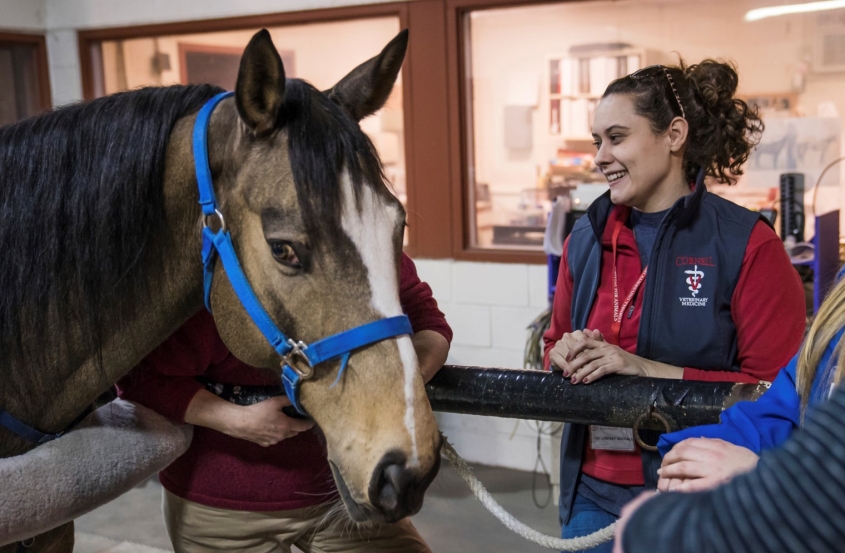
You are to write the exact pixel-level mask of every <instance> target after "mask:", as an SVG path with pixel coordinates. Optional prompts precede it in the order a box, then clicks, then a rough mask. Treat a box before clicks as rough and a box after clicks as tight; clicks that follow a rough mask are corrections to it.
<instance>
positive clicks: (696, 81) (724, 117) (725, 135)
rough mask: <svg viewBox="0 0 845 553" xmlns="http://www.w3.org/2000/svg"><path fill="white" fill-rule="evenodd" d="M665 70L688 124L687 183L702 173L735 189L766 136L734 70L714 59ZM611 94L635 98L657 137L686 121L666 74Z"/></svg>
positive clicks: (630, 82)
mask: <svg viewBox="0 0 845 553" xmlns="http://www.w3.org/2000/svg"><path fill="white" fill-rule="evenodd" d="M663 67H664V69H665V71H668V73H669V74H670V75H671V76H672V79H673V81H674V85H675V90H676V91H677V93H678V96H679V98H680V102H681V104H682V105H683V112H684V115H685V119H686V120H687V123H688V125H689V134H688V135H687V144H686V151H685V153H684V173H685V175H686V177H687V179H688V180H689V181H690V182H693V181H694V180H695V178H696V175H697V174H698V171H699V170H700V169H702V168H703V169H704V171H705V174H706V175H708V176H712V177H715V178H716V179H717V180H719V181H720V182H725V183H728V184H734V183H735V182H736V176H737V175H741V174H742V165H743V164H744V163H745V162H746V161H747V160H748V155H749V154H750V153H751V150H752V148H754V147H755V146H756V145H757V144H758V143H759V142H760V136H761V134H762V132H763V122H762V121H761V120H760V117H759V115H758V114H757V109H756V106H754V107H749V106H748V104H746V103H745V102H744V101H743V100H741V99H739V98H736V97H735V94H736V88H737V84H738V83H739V77H738V76H737V73H736V69H735V67H734V66H733V64H730V63H726V62H722V61H717V60H712V59H706V60H704V61H702V62H701V63H696V64H693V65H689V66H688V65H686V64H684V61H683V60H681V61H680V65H677V66H663ZM611 94H628V95H632V96H634V109H635V110H636V112H637V114H639V115H641V116H643V117H645V118H647V119H648V120H649V121H650V122H651V128H652V130H653V131H654V132H655V133H662V132H664V131H666V129H667V128H668V127H669V124H670V123H671V122H672V119H674V118H675V117H680V116H681V110H680V109H679V107H678V101H677V100H676V98H675V93H674V91H673V89H672V83H670V82H669V79H668V78H667V77H666V74H665V73H664V72H663V71H654V72H652V73H651V74H649V76H648V77H645V78H634V77H632V76H631V75H628V76H626V77H622V78H621V79H617V80H615V81H613V82H612V83H610V85H609V86H608V87H607V90H605V92H604V95H603V96H602V97H606V96H609V95H611Z"/></svg>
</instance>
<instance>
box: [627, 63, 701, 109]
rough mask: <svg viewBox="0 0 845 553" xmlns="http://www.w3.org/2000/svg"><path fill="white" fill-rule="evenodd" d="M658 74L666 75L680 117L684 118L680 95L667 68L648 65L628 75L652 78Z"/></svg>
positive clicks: (634, 77) (637, 77)
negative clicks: (679, 111)
mask: <svg viewBox="0 0 845 553" xmlns="http://www.w3.org/2000/svg"><path fill="white" fill-rule="evenodd" d="M660 75H666V80H667V81H669V87H670V88H671V89H672V94H674V95H675V101H676V102H678V108H679V109H680V110H681V117H682V118H683V119H686V118H687V116H686V114H685V113H684V106H683V105H681V96H680V95H679V94H678V89H676V88H675V80H674V79H672V75H670V74H669V70H668V69H666V67H665V66H663V65H649V66H648V67H643V68H642V69H639V70H637V71H634V72H633V73H631V74H630V75H629V77H631V78H632V79H637V80H639V79H653V78H655V77H658V76H660Z"/></svg>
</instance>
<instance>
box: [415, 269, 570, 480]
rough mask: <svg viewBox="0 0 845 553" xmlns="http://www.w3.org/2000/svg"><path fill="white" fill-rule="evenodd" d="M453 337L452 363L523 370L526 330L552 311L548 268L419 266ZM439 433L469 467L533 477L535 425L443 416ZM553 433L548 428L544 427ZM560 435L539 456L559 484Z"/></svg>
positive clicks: (545, 442)
mask: <svg viewBox="0 0 845 553" xmlns="http://www.w3.org/2000/svg"><path fill="white" fill-rule="evenodd" d="M416 265H417V270H418V272H419V275H420V278H421V279H422V280H424V281H425V282H427V283H428V284H429V285H430V286H431V288H432V290H433V291H434V296H435V298H437V302H438V304H439V305H440V308H441V310H442V311H443V312H444V313H445V314H446V318H447V320H448V321H449V324H450V325H451V326H452V330H453V331H454V338H453V340H452V349H451V351H450V353H449V359H448V361H447V362H448V363H449V364H451V365H476V366H482V367H504V368H522V360H523V351H524V348H525V340H526V337H527V330H526V328H527V327H528V324H529V323H530V322H531V321H532V320H533V319H534V318H535V317H536V316H537V315H539V314H540V313H541V312H542V311H543V310H544V309H545V308H546V306H547V305H548V303H547V302H548V300H547V294H548V284H547V278H548V277H547V275H546V271H547V269H546V266H545V265H512V264H503V263H475V262H464V261H453V260H439V259H438V260H434V259H417V260H416ZM437 417H438V420H439V422H440V428H441V430H442V431H443V433H444V434H445V435H446V436H447V437H448V438H449V439H450V441H451V442H452V443H453V444H454V446H455V449H456V450H457V451H458V452H459V453H460V454H461V455H463V456H464V457H465V458H466V459H467V460H469V461H471V462H477V463H484V464H487V465H496V466H503V467H509V468H515V469H520V470H529V471H530V470H533V469H534V465H535V462H536V460H537V425H536V423H534V422H531V423H529V422H526V421H517V420H513V419H502V418H497V417H478V416H472V415H458V414H452V413H438V415H437ZM545 426H546V427H548V426H549V425H545ZM559 443H560V438H559V433H558V435H557V437H556V439H552V438H550V437H549V436H542V438H541V447H540V451H541V454H542V456H543V459H544V461H545V463H546V466H547V467H549V468H550V469H551V473H552V477H553V479H554V481H555V482H557V477H558V475H557V470H556V467H557V459H558V450H559Z"/></svg>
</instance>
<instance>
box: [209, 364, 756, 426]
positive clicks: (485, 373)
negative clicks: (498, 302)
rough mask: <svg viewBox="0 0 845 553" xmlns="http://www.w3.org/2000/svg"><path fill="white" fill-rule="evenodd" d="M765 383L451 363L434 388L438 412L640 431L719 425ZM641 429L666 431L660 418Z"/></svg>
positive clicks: (263, 391)
mask: <svg viewBox="0 0 845 553" xmlns="http://www.w3.org/2000/svg"><path fill="white" fill-rule="evenodd" d="M206 386H207V387H208V389H209V390H211V391H213V392H215V393H218V395H222V396H224V397H225V398H226V399H229V400H230V401H233V402H235V403H238V404H241V405H249V404H252V403H256V402H258V401H261V400H263V399H267V398H269V397H272V396H277V395H281V394H283V393H284V391H283V390H282V389H281V387H272V386H237V387H236V386H231V385H227V386H217V387H216V389H215V385H214V384H212V383H210V382H206ZM765 389H766V387H765V386H764V385H761V384H734V383H731V382H695V381H691V380H665V379H660V378H643V377H638V376H610V377H607V378H603V379H601V380H599V381H597V382H594V383H592V384H588V385H584V384H576V385H573V384H570V383H569V380H567V379H565V378H563V376H562V375H561V374H560V373H550V372H545V371H525V370H518V369H492V368H484V367H460V366H451V365H447V366H445V367H443V368H442V369H440V372H438V373H437V375H436V376H435V377H434V378H433V379H432V380H431V382H429V383H428V385H427V386H426V392H427V393H428V398H429V401H431V407H432V409H434V410H435V411H443V412H447V413H466V414H471V415H485V416H494V417H506V418H512V419H532V420H545V421H563V422H573V423H580V424H600V425H604V426H620V427H628V428H632V427H634V426H635V424H636V423H637V421H638V420H639V419H640V418H641V417H642V416H643V415H648V414H649V413H651V412H652V411H654V412H656V413H657V414H658V415H660V416H661V417H662V418H663V419H665V420H666V423H665V424H666V425H668V426H669V429H671V430H677V429H680V428H686V427H689V426H698V425H702V424H712V423H716V422H719V414H720V413H721V412H722V411H723V410H724V409H725V408H726V407H729V406H731V405H733V404H734V403H736V402H737V401H743V400H754V399H757V398H758V397H759V396H760V394H762V393H763V391H765ZM639 422H640V425H639V426H640V427H641V428H644V429H652V430H666V428H665V427H664V423H662V422H660V421H659V420H658V419H656V418H654V417H645V420H640V421H639Z"/></svg>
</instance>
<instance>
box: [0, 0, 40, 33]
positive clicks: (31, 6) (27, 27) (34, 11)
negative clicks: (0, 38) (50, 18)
mask: <svg viewBox="0 0 845 553" xmlns="http://www.w3.org/2000/svg"><path fill="white" fill-rule="evenodd" d="M46 15H47V2H46V1H45V0H0V29H3V30H8V31H43V30H44V29H45V25H46Z"/></svg>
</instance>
